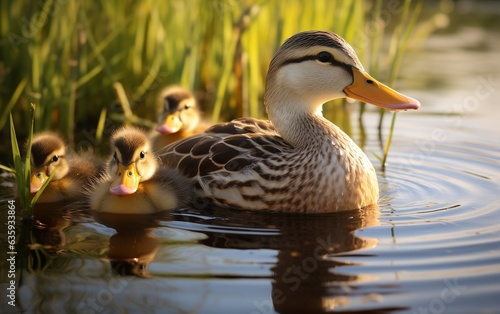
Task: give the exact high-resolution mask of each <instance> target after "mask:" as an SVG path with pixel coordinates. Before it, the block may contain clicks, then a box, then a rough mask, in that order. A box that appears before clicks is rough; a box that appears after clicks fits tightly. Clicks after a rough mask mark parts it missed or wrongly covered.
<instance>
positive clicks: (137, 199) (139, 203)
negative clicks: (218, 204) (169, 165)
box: [89, 127, 192, 214]
mask: <svg viewBox="0 0 500 314" xmlns="http://www.w3.org/2000/svg"><path fill="white" fill-rule="evenodd" d="M110 142H111V150H112V152H113V154H112V156H111V157H110V159H109V161H108V164H107V167H106V168H107V171H106V174H105V175H104V176H103V177H102V178H100V179H99V180H98V181H97V182H96V183H95V184H94V185H93V187H92V188H91V189H90V191H89V203H90V208H91V209H92V210H95V211H99V212H107V213H117V214H148V213H154V212H158V211H162V210H170V209H174V208H176V207H179V206H185V205H187V204H189V203H190V202H191V201H192V186H191V185H192V184H191V182H190V180H188V179H187V178H186V177H184V176H183V175H182V174H180V173H179V172H178V171H177V170H174V169H165V168H160V165H159V160H158V158H157V157H156V156H155V155H154V153H153V152H151V145H150V142H149V140H148V138H147V135H146V134H145V133H144V132H143V131H141V130H139V129H136V128H132V127H124V128H121V129H119V130H118V131H116V132H115V133H114V134H113V136H112V137H111V140H110Z"/></svg>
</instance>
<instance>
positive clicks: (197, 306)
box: [2, 27, 500, 313]
mask: <svg viewBox="0 0 500 314" xmlns="http://www.w3.org/2000/svg"><path fill="white" fill-rule="evenodd" d="M477 45H482V46H483V48H482V49H480V50H476V49H471V47H475V46H477ZM485 45H486V48H485V47H484V46H485ZM498 51H500V38H498V33H493V32H487V31H483V30H481V29H478V28H472V27H471V28H465V27H464V28H460V29H459V30H458V31H457V32H456V33H454V34H452V35H450V34H447V35H435V36H433V37H432V38H431V39H430V40H429V41H428V42H427V44H426V46H425V48H424V49H422V50H421V51H419V52H418V53H415V54H410V55H408V57H406V58H405V60H404V64H405V66H406V67H405V69H404V70H403V79H402V81H401V85H400V86H402V87H403V88H402V91H403V92H405V93H407V94H409V95H411V96H414V97H415V98H417V99H419V100H420V101H421V103H422V108H421V110H420V111H419V112H408V113H401V114H398V118H397V124H396V133H395V137H394V141H393V145H392V147H391V152H390V157H389V164H388V167H387V169H386V171H385V172H381V171H379V181H380V185H381V198H380V202H379V208H371V209H366V210H363V211H350V212H342V213H338V214H331V215H321V216H304V215H277V214H258V213H248V212H241V211H231V210H223V209H217V208H209V209H207V208H205V209H196V208H188V209H178V210H175V211H173V212H171V213H166V214H164V215H162V216H151V217H142V218H141V219H139V218H137V217H129V218H128V219H123V220H119V219H117V217H116V216H106V215H101V216H99V217H91V216H89V215H87V214H85V213H82V212H80V211H79V210H78V209H77V208H75V207H74V206H69V207H62V208H60V209H54V208H53V207H54V206H49V207H46V208H44V207H38V208H37V219H39V220H41V221H43V222H44V223H45V224H46V227H45V229H44V230H36V232H35V236H36V239H37V242H38V243H42V244H45V245H47V251H48V252H49V253H50V254H49V255H48V256H41V257H39V258H37V259H36V260H37V265H36V266H37V267H39V268H43V270H42V271H37V272H27V271H23V276H22V285H21V286H20V287H19V288H18V290H17V299H18V301H19V304H18V306H17V307H16V308H11V307H6V306H5V304H6V302H4V300H5V297H3V296H2V300H3V301H2V309H4V310H3V311H8V312H13V311H22V310H24V311H29V312H37V313H38V312H39V313H53V312H57V313H64V312H68V313H69V312H71V313H75V312H76V313H115V312H131V313H135V312H139V313H153V312H161V313H186V312H189V313H195V312H196V313H275V312H301V311H304V312H308V313H313V312H322V311H335V312H363V313H364V312H366V313H386V312H396V313H499V312H500V226H499V217H500V203H499V202H498V201H499V198H500V138H499V135H498V130H499V128H498V123H499V122H498V121H499V118H500V106H499V105H498V101H499V100H500V89H499V87H500V84H499V74H500V64H499V63H498ZM412 81H417V82H418V84H422V85H421V88H420V89H418V90H417V89H413V90H410V89H409V88H410V86H412V85H413V88H414V84H412V83H411V82H412ZM437 82H439V84H438V83H437ZM404 88H407V89H406V90H405V89H404ZM387 118H389V115H387ZM377 119H378V116H377V115H376V114H375V113H368V114H367V115H366V116H365V117H364V121H365V124H366V126H365V127H366V130H367V131H368V132H369V134H370V136H369V138H368V140H367V142H366V144H365V147H364V149H365V151H367V152H368V154H369V156H371V155H372V154H371V153H372V152H376V153H380V143H379V141H378V140H377V139H376V136H374V135H372V134H374V133H376V132H374V131H375V130H376V129H375V125H376V122H377ZM388 122H389V120H387V123H386V126H388ZM386 128H387V127H386ZM354 136H355V137H356V135H354ZM372 162H373V163H374V165H375V166H376V168H377V169H380V163H379V162H378V161H377V160H376V159H375V158H372ZM2 211H4V209H3V207H2ZM2 215H4V214H3V213H2ZM130 226H133V228H131V227H130ZM2 243H3V241H2ZM34 253H35V251H34V252H33V254H34ZM125 259H128V260H129V262H128V263H126V262H123V260H125ZM120 260H122V261H120ZM2 262H3V261H2ZM4 292H5V290H4V291H2V294H4Z"/></svg>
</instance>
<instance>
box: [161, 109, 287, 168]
mask: <svg viewBox="0 0 500 314" xmlns="http://www.w3.org/2000/svg"><path fill="white" fill-rule="evenodd" d="M291 148H292V147H291V146H290V145H289V144H287V143H286V142H285V141H284V140H283V139H282V138H281V137H280V136H279V135H278V133H277V132H276V130H275V129H274V127H273V126H272V124H270V123H268V122H267V121H263V120H257V119H253V118H242V119H236V120H233V121H231V122H228V123H222V124H216V125H214V126H212V127H210V128H209V129H207V130H206V131H205V132H204V133H202V134H198V135H195V136H191V137H188V138H186V139H183V140H180V141H177V142H175V143H173V144H171V145H169V146H167V147H165V148H164V149H162V150H161V151H159V152H157V154H158V156H159V157H160V158H161V160H162V162H163V164H164V165H166V166H167V167H172V168H177V169H179V170H180V171H181V172H182V173H183V174H184V175H186V176H187V177H190V178H192V177H203V176H206V175H210V174H215V173H219V174H222V175H230V173H236V172H241V171H243V170H249V169H253V170H254V171H258V172H261V171H259V169H255V167H259V166H258V164H259V162H260V161H262V160H269V161H270V162H272V160H273V159H274V161H275V162H276V161H277V160H276V159H280V158H281V157H280V156H284V155H285V154H283V151H284V150H285V151H286V150H290V149H291Z"/></svg>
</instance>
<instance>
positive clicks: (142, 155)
mask: <svg viewBox="0 0 500 314" xmlns="http://www.w3.org/2000/svg"><path fill="white" fill-rule="evenodd" d="M139 157H141V159H144V157H146V152H144V151H143V150H142V151H141V153H140V154H139Z"/></svg>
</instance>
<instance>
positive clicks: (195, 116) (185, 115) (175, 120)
mask: <svg viewBox="0 0 500 314" xmlns="http://www.w3.org/2000/svg"><path fill="white" fill-rule="evenodd" d="M160 101H161V104H162V112H161V113H160V116H159V117H158V126H157V127H156V131H158V132H160V133H162V134H171V133H176V132H180V131H190V130H192V129H194V128H195V127H196V126H197V124H198V122H199V120H200V112H199V111H198V107H197V105H196V99H195V97H194V96H193V94H192V93H191V92H190V91H188V90H186V89H184V88H182V87H178V86H173V87H169V88H167V89H165V90H164V91H163V92H162V93H161V97H160Z"/></svg>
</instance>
